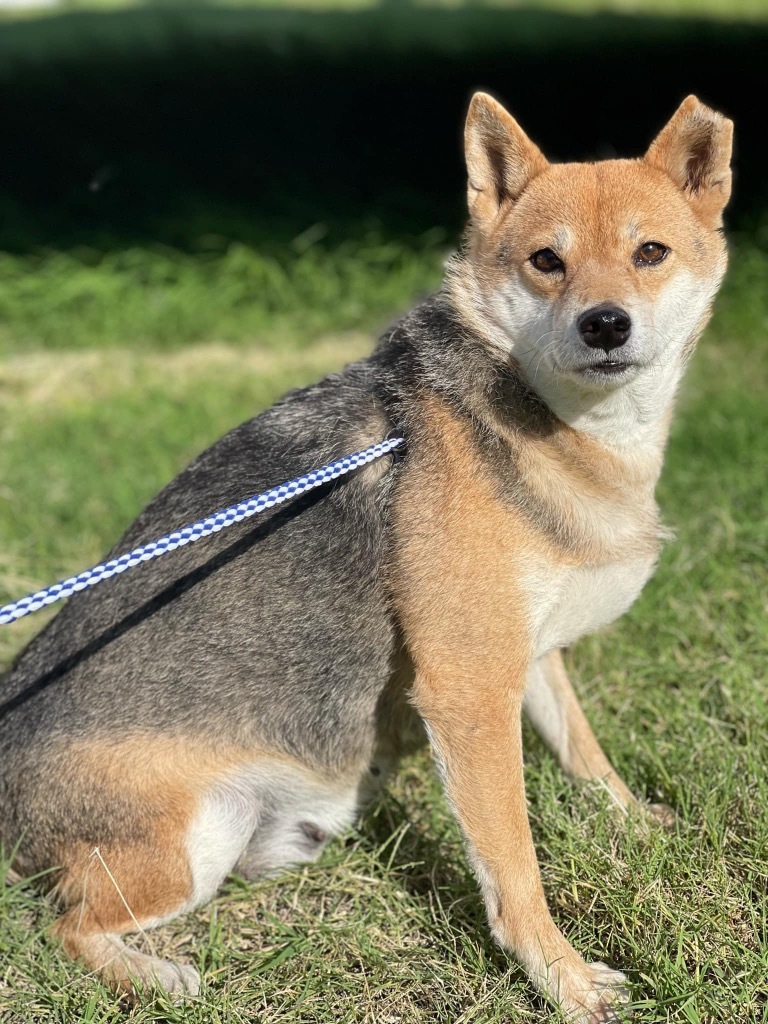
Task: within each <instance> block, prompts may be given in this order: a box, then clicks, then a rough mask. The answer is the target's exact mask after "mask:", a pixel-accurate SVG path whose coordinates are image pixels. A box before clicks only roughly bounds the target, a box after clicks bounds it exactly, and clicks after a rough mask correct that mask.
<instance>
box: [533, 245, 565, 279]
mask: <svg viewBox="0 0 768 1024" xmlns="http://www.w3.org/2000/svg"><path fill="white" fill-rule="evenodd" d="M529 259H530V261H531V263H532V264H533V265H534V267H536V269H537V270H540V271H541V272H542V274H554V273H555V271H556V270H565V264H564V263H563V261H562V260H561V259H560V257H559V256H558V255H557V253H556V252H554V250H552V249H539V250H538V252H535V253H534V254H533V256H530V257H529Z"/></svg>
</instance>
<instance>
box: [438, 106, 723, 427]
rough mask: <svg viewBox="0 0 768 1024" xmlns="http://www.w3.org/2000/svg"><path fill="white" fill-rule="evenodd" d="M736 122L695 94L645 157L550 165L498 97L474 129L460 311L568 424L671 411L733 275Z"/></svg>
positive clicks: (458, 279)
mask: <svg viewBox="0 0 768 1024" xmlns="http://www.w3.org/2000/svg"><path fill="white" fill-rule="evenodd" d="M732 127H733V126H732V124H731V122H730V121H728V120H726V119H725V118H724V117H722V116H721V115H720V114H717V113H715V112H714V111H713V110H710V109H709V108H708V107H705V106H704V105H703V104H702V103H700V102H699V101H698V100H697V99H696V97H694V96H689V97H688V99H686V100H685V101H684V102H683V103H682V105H681V106H680V108H679V109H678V110H677V112H676V113H675V115H674V116H673V117H672V119H671V120H670V121H669V123H668V124H667V125H666V126H665V127H664V129H663V130H662V131H661V132H660V134H659V135H658V136H657V138H656V139H655V140H654V142H653V143H652V145H651V147H650V149H649V150H648V152H647V153H646V154H645V156H644V157H643V158H642V159H638V160H606V161H602V162H598V163H577V164H550V163H548V161H547V160H546V158H545V157H544V156H543V154H542V153H541V151H540V150H539V149H538V148H537V146H536V145H535V144H534V143H533V142H531V140H530V139H529V138H528V137H527V136H526V135H525V133H524V132H523V131H522V129H521V128H520V126H519V125H518V124H517V122H516V121H515V120H514V118H512V117H511V116H510V115H509V114H508V113H507V111H506V110H505V109H504V108H503V107H502V106H501V105H500V104H499V103H497V102H496V101H495V100H494V99H492V98H491V97H490V96H487V95H485V94H484V93H478V94H476V95H475V96H474V98H473V99H472V103H471V105H470V108H469V114H468V117H467V124H466V136H465V145H466V159H467V168H468V173H469V188H468V193H469V207H470V217H471V219H470V228H469V232H468V238H467V244H466V247H465V250H464V252H463V254H462V255H461V256H460V257H459V258H458V259H457V261H456V263H455V265H454V267H453V269H452V272H451V273H450V275H449V287H450V289H451V292H452V294H453V297H454V301H455V303H456V305H457V307H458V308H459V310H460V312H461V313H462V314H463V315H464V316H465V318H466V319H468V320H469V321H470V322H471V324H472V326H474V327H475V328H476V329H478V331H479V333H480V334H481V335H482V336H483V337H484V338H485V339H486V341H487V342H489V343H490V344H491V345H492V346H493V348H494V349H495V350H497V351H499V350H500V351H501V352H503V353H504V354H505V356H508V357H511V358H513V359H514V360H516V361H517V362H518V364H519V366H520V367H521V369H522V371H523V373H524V374H525V376H526V377H527V378H528V380H529V382H530V383H531V385H532V386H533V387H534V388H535V389H536V390H538V391H539V392H540V393H541V394H542V395H543V396H544V397H545V398H546V399H547V401H549V402H550V404H552V405H553V407H554V408H555V411H557V412H558V413H560V414H561V415H563V416H564V418H566V419H568V420H571V421H572V420H574V419H576V420H578V419H579V416H580V413H581V411H583V409H584V408H585V407H590V408H594V406H595V405H596V404H599V403H601V402H602V403H603V404H605V400H606V399H607V398H608V395H614V394H618V393H623V394H624V396H625V397H629V396H632V402H633V404H635V405H636V404H637V402H638V401H640V404H641V405H643V406H644V408H645V410H646V413H647V414H649V415H650V414H652V412H653V409H654V407H656V411H657V413H661V412H662V411H663V408H664V407H666V405H668V404H669V402H668V400H669V399H670V398H671V395H672V393H673V392H674V388H675V386H676V384H677V382H678V380H679V377H680V375H681V373H682V368H683V365H684V363H685V360H686V358H687V356H688V355H689V354H690V352H691V351H692V349H693V346H694V344H695V342H696V340H697V338H698V336H699V334H700V332H701V330H702V328H703V327H704V325H705V323H706V321H707V318H708V315H709V311H710V307H711V303H712V300H713V298H714V296H715V293H716V291H717V288H718V286H719V284H720V281H721V279H722V276H723V274H724V272H725V266H726V250H725V243H724V240H723V237H722V233H721V225H722V213H723V209H724V207H725V205H726V203H727V202H728V198H729V195H730V187H731V173H730V168H729V164H730V154H731V138H732Z"/></svg>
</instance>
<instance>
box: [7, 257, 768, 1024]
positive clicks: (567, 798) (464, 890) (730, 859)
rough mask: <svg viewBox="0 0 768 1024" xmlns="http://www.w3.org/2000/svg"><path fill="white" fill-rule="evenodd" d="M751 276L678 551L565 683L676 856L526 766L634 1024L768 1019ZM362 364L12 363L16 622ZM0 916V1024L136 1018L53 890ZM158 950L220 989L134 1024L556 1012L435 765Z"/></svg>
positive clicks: (705, 359) (211, 360)
mask: <svg viewBox="0 0 768 1024" xmlns="http://www.w3.org/2000/svg"><path fill="white" fill-rule="evenodd" d="M733 263H734V271H733V275H732V277H731V279H730V283H729V286H728V289H727V290H726V293H725V295H724V297H723V301H722V302H721V306H720V310H719V313H718V316H717V318H716V320H715V323H714V325H713V326H712V328H711V329H710V330H709V332H708V334H707V335H706V337H705V339H704V341H703V342H702V346H701V350H700V352H699V353H698V355H697V357H696V360H695V361H694V365H693V368H692V371H691V373H690V377H689V380H688V382H687V387H686V389H685V393H684V398H683V400H682V402H681V408H680V413H679V416H678V419H677V421H676V425H675V429H674V432H673V437H672V442H671V445H670V451H669V456H668V460H667V466H666V470H665V475H664V478H663V482H662V486H661V500H662V503H663V506H664V509H665V512H666V518H667V520H668V522H669V523H670V524H671V525H673V526H674V528H675V529H676V531H677V539H676V540H675V541H674V542H672V543H671V544H669V546H668V548H667V550H666V552H665V555H664V558H663V560H662V564H661V566H660V568H659V571H658V574H657V576H656V578H655V579H654V580H653V581H652V582H651V583H650V584H649V586H648V588H647V589H646V591H645V593H644V594H643V596H642V597H641V599H640V601H639V602H638V604H637V605H636V607H635V608H634V609H633V610H632V612H631V613H630V614H629V615H628V616H627V617H626V618H625V619H624V620H623V621H622V622H621V623H619V624H618V625H617V626H615V627H614V628H613V629H611V630H610V631H608V632H606V633H604V634H600V635H599V636H596V637H593V638H591V639H589V640H587V641H585V642H583V643H582V644H581V645H579V646H578V647H577V648H576V649H575V651H574V652H573V653H572V655H571V657H570V661H571V667H572V670H573V673H574V676H575V678H576V681H577V683H578V685H579V689H580V691H581V693H582V694H583V697H584V701H585V704H586V707H587V709H588V712H589V714H590V717H591V718H592V720H593V722H594V724H595V726H596V727H597V731H598V733H599V735H600V736H601V738H602V739H603V741H604V743H605V746H606V748H607V749H608V750H609V751H610V753H611V756H612V757H613V759H614V761H615V763H616V765H617V767H618V768H619V770H620V771H621V773H622V774H623V775H624V776H625V778H626V779H627V781H628V782H629V784H630V785H631V786H632V788H633V789H634V790H635V791H636V792H637V793H639V794H641V795H642V796H644V797H647V798H649V799H650V798H652V799H661V800H665V801H668V802H669V803H671V804H673V805H674V806H675V807H676V809H677V810H678V813H679V816H680V819H679V827H678V830H677V832H676V833H675V834H673V835H666V834H662V833H653V834H652V835H651V836H649V837H644V836H642V835H641V834H638V833H637V832H636V831H635V830H633V829H632V828H630V829H629V830H628V831H627V830H625V829H624V827H623V826H621V825H618V824H617V823H615V822H614V821H613V820H612V819H611V816H610V814H609V812H608V810H607V808H606V806H605V803H604V801H603V799H602V797H601V796H600V794H599V793H598V792H594V791H592V790H591V789H589V788H586V789H584V788H582V789H578V788H576V789H575V788H573V787H572V786H570V785H569V784H568V783H567V782H566V781H565V780H564V779H563V778H562V777H561V775H560V774H559V772H558V770H557V769H556V767H555V765H554V764H553V762H552V760H551V759H550V758H549V756H548V755H547V754H545V753H544V752H543V751H542V749H541V747H540V746H539V745H538V743H536V742H535V741H534V740H533V739H532V738H531V737H529V744H528V747H529V761H528V768H527V778H528V786H529V794H530V805H531V817H532V821H533V826H534V833H535V837H536V841H537V845H538V849H539V854H540V860H541V864H542V870H543V874H544V879H545V884H546V888H547V892H548V894H549V899H550V903H551V905H552V907H553V910H554V912H555V915H556V917H557V919H558V921H559V922H560V923H561V925H562V926H563V927H564V928H565V929H566V930H567V932H568V934H569V935H570V936H571V938H572V940H573V941H574V943H575V944H576V945H577V947H578V948H579V949H580V950H582V951H583V952H584V953H585V954H586V955H588V956H593V957H598V956H600V957H603V956H604V957H606V958H607V959H608V960H609V961H610V962H611V963H613V964H616V965H618V966H620V967H621V968H622V969H625V970H627V971H628V973H629V976H630V978H631V980H632V983H633V986H634V993H635V997H636V1019H637V1020H638V1021H641V1022H648V1024H650V1022H658V1021H680V1022H688V1024H690V1022H702V1024H705V1022H706V1024H715V1022H717V1024H721V1022H724V1024H750V1022H763V1024H764V1022H765V1021H766V1020H768V1015H767V1014H766V995H768V992H767V991H766V979H768V928H767V925H768V921H767V920H766V896H767V895H768V868H767V867H766V865H768V814H767V813H766V809H767V808H768V782H767V781H766V766H767V765H768V749H767V743H766V736H768V681H767V680H766V655H768V644H767V643H766V631H765V613H766V596H767V588H766V582H767V581H766V571H765V565H764V552H765V549H766V541H768V528H767V527H766V521H765V514H764V512H765V507H766V500H767V499H768V493H767V492H768V483H767V481H768V457H767V456H766V448H765V444H764V438H765V436H766V435H767V432H768V406H766V403H765V401H764V396H765V393H766V385H767V384H768V360H767V359H766V355H765V346H764V342H763V338H764V334H765V327H766V312H767V311H768V301H766V296H765V291H764V287H765V286H764V284H763V282H764V280H765V265H764V263H762V262H760V260H759V257H757V256H756V255H754V253H751V252H749V251H745V255H744V257H743V258H742V256H741V255H740V254H739V253H738V252H737V254H736V257H735V259H734V261H733ZM428 265H429V260H427V261H426V264H425V266H428ZM426 273H427V271H426V269H425V274H426ZM761 289H762V290H761ZM403 298H404V296H403ZM369 344H370V340H369V339H367V338H365V337H364V336H360V335H356V334H353V335H346V336H343V337H336V338H333V339H326V340H324V341H321V342H319V343H316V344H313V345H310V346H306V345H301V344H296V345H294V346H291V347H288V348H286V349H284V350H282V351H280V352H276V351H272V350H265V349H263V348H260V347H256V348H253V347H251V348H244V347H243V346H242V345H233V344H224V343H219V344H213V343H208V344H203V345H198V346H193V347H187V348H185V349H179V350H177V351H169V352H150V351H146V350H145V349H143V348H142V347H141V346H138V347H130V346H112V347H109V348H108V349H106V350H104V349H101V350H100V349H97V348H93V349H92V350H90V351H79V352H78V351H71V352H60V351H55V352H52V351H45V350H42V349H41V350H39V351H37V352H36V353H34V354H16V355H14V356H12V357H11V358H9V359H7V360H6V361H5V363H4V364H3V366H2V370H0V389H1V391H0V393H2V395H3V399H4V408H5V412H6V414H5V416H4V418H3V423H2V427H0V437H1V438H2V444H1V445H0V480H2V481H3V484H2V490H0V537H2V542H1V543H0V590H2V595H0V596H10V595H11V594H16V593H20V592H22V591H24V590H25V589H26V588H27V587H28V586H33V585H36V584H38V583H44V582H46V581H47V580H49V579H52V578H54V577H56V576H58V575H60V574H61V573H65V572H69V571H70V570H73V569H76V568H79V567H82V566H84V565H86V564H88V563H90V562H91V561H93V560H94V559H96V558H97V557H99V555H100V554H101V553H102V552H103V550H104V549H105V548H106V547H108V546H109V545H110V544H111V542H112V541H113V539H114V537H115V536H116V535H117V534H118V533H119V531H120V530H121V529H122V528H123V527H124V526H125V524H126V523H127V522H128V521H129V520H130V518H131V517H132V515H134V514H135V512H136V511H137V510H138V509H139V508H140V507H141V505H142V503H143V502H144V501H145V500H146V499H147V498H148V497H149V496H150V495H151V494H152V493H153V492H154V491H155V490H156V489H157V488H158V487H159V486H160V485H161V484H162V483H163V482H165V481H166V480H167V479H168V478H169V477H170V476H171V475H172V474H173V473H174V472H175V471H176V470H177V469H178V468H179V467H180V466H182V465H183V464H184V463H185V462H186V461H187V460H188V459H189V458H190V457H191V456H192V455H193V454H194V453H195V452H196V451H197V450H199V449H200V448H201V447H202V446H204V445H205V444H207V443H208V442H210V441H212V440H213V439H214V438H216V437H217V436H219V435H220V434H221V433H222V432H223V431H224V430H225V429H227V428H228V427H229V426H231V425H232V424H234V423H236V422H237V421H238V420H240V419H241V418H243V417H245V416H248V415H250V414H252V413H253V412H254V411H255V410H256V409H258V408H262V407H264V406H266V405H268V404H269V403H270V402H271V401H272V400H274V399H275V398H276V397H277V396H278V395H279V394H280V393H282V392H283V391H284V390H285V389H286V388H287V387H289V386H292V385H294V384H298V383H301V382H303V381H308V380H311V379H314V378H316V377H317V376H318V375H320V374H321V373H322V372H324V371H325V370H327V369H330V368H332V367H334V366H337V365H340V364H341V363H343V362H344V361H345V360H348V359H350V358H353V357H355V356H356V355H358V354H359V353H360V352H362V351H365V349H366V348H367V347H368V346H369ZM213 379H215V381H216V387H215V388H212V387H211V380H213ZM38 627H39V620H38V621H37V622H35V621H33V620H30V619H28V620H26V621H25V622H24V623H20V624H19V625H18V626H16V627H13V628H12V629H6V630H4V631H3V632H2V633H0V645H1V646H0V652H1V653H2V659H3V660H4V661H6V662H7V660H8V659H9V658H10V657H11V655H12V652H13V650H14V649H16V648H17V647H18V646H19V645H20V644H21V643H22V642H23V641H24V640H25V639H26V638H28V637H29V636H30V635H31V633H32V632H33V631H34V630H35V629H37V628H38ZM0 900H2V901H3V907H2V909H1V910H0V963H2V972H1V973H0V1019H2V1020H3V1021H6V1020H7V1021H13V1022H19V1024H21V1022H22V1021H24V1022H26V1021H29V1020H40V1021H49V1020H50V1021H80V1020H88V1021H91V1020H93V1021H99V1022H106V1021H111V1020H120V1019H122V1010H121V1009H120V1008H119V1007H118V1005H117V1003H116V1002H115V1000H114V999H113V998H112V997H110V996H109V995H108V994H107V993H106V992H105V991H104V990H102V989H101V988H100V987H99V986H98V985H97V984H96V982H94V980H93V979H91V978H88V977H87V976H85V974H84V972H83V971H82V970H81V969H80V968H78V967H75V966H73V965H72V964H71V963H69V962H67V960H66V958H64V957H63V956H62V955H61V954H60V953H59V952H58V950H57V949H56V948H55V946H54V945H53V944H52V943H51V942H50V941H49V940H48V939H47V937H46V934H45V931H46V928H47V926H48V925H49V924H50V922H51V920H52V909H51V906H50V904H49V903H48V902H47V901H46V900H45V899H41V898H40V897H39V896H38V895H37V894H36V892H35V891H34V889H33V887H32V886H30V885H28V884H21V885H14V886H10V887H7V888H5V889H4V890H2V891H0ZM149 941H150V942H151V944H152V946H153V948H154V949H155V950H157V951H158V952H159V953H161V954H162V955H165V956H178V957H183V958H189V959H192V960H194V961H195V962H197V963H199V964H200V965H201V966H202V969H203V972H204V976H205V990H204V993H203V995H202V996H201V997H200V999H198V1000H196V1001H194V1002H192V1003H191V1004H190V1005H189V1006H186V1007H184V1008H172V1007H170V1006H168V1005H166V1004H165V1003H163V1002H162V1001H159V1002H157V1003H156V1004H151V1005H149V1006H146V1005H145V1006H143V1007H140V1008H138V1009H137V1010H135V1011H133V1012H132V1014H131V1019H132V1020H136V1021H139V1022H148V1021H150V1020H158V1019H161V1020H168V1021H189V1022H196V1021H200V1022H202V1021H212V1020H213V1021H253V1020H257V1019H258V1020H259V1021H291V1022H298V1021H318V1022H329V1024H330V1022H339V1021H349V1022H352V1021H355V1022H357V1021H376V1022H380V1021H389V1020H392V1021H401V1020H402V1021H424V1022H426V1021H430V1022H433V1021H439V1022H442V1021H445V1022H446V1024H448V1022H451V1024H453V1022H456V1021H462V1022H465V1021H466V1022H470V1021H472V1022H491V1021H497V1020H505V1021H515V1022H517V1021H520V1022H524V1021H531V1022H533V1021H540V1020H542V1015H543V1014H544V1010H543V1008H542V1004H541V1003H540V1002H539V1001H538V1000H537V998H536V997H535V995H532V993H531V990H530V988H529V986H528V985H527V983H526V981H525V979H524V977H523V975H522V973H521V972H520V970H519V969H518V968H517V967H516V966H515V964H514V963H513V962H511V961H510V960H509V959H508V958H507V957H506V956H505V955H504V954H502V953H501V952H499V951H498V950H495V949H494V948H493V947H492V945H491V943H490V942H489V940H488V933H487V929H486V926H485V924H484V921H483V914H482V910H481V906H480V900H479V897H478V895H477V892H476V887H475V883H474V881H473V880H472V876H471V872H470V870H469V868H468V866H467V863H466V860H465V857H464V853H463V850H462V846H461V842H460V838H459V835H458V832H457V829H456V826H455V825H454V823H453V821H452V818H451V816H450V813H449V811H448V808H447V807H446V804H445V801H444V799H443V797H442V795H441V793H440V791H439V786H438V784H437V781H436V779H435V777H434V774H433V773H432V771H431V768H430V765H429V763H428V759H427V757H426V756H421V757H417V758H414V759H412V760H411V761H409V762H407V763H406V764H405V765H404V767H403V770H402V771H401V773H400V775H399V777H398V779H397V780H396V781H395V783H394V785H393V786H392V787H391V790H390V792H389V793H388V795H387V796H386V797H385V799H384V801H383V803H382V804H381V805H380V806H379V807H378V808H377V809H376V810H375V811H374V812H373V813H372V814H371V815H369V816H368V817H367V818H366V819H365V820H364V821H363V822H362V823H361V825H360V826H359V829H357V830H355V831H353V832H351V833H350V834H349V835H348V836H347V837H346V838H345V839H343V840H341V841H339V842H337V843H336V844H334V846H333V847H332V848H331V849H330V850H329V851H328V853H327V855H326V856H325V858H324V860H323V861H322V863H321V864H320V865H319V866H317V867H314V868H312V869H310V870H307V871H305V872H300V873H297V874H295V875H291V876H289V877H286V878H284V879H282V880H279V881H277V882H265V883H262V884H258V885H246V884H244V883H242V882H239V881H237V880H234V881H232V882H230V883H229V885H228V886H227V888H226V889H225V891H224V892H223V893H222V894H221V895H220V896H219V897H218V898H217V899H216V900H215V901H214V902H213V903H212V904H211V905H210V906H208V907H207V908H205V909H203V910H201V911H199V912H197V913H195V914H192V915H188V916H187V917H185V918H184V919H182V920H181V921H178V922H175V923H174V924H172V925H170V926H167V927H165V928H163V929H161V930H160V931H159V932H157V933H154V934H153V935H152V937H151V939H150V940H149Z"/></svg>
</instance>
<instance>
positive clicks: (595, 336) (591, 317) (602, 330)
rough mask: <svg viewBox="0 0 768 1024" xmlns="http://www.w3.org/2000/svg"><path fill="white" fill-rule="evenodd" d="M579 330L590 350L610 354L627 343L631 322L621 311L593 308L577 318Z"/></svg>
mask: <svg viewBox="0 0 768 1024" xmlns="http://www.w3.org/2000/svg"><path fill="white" fill-rule="evenodd" d="M579 330H580V331H581V336H582V338H583V339H584V341H585V342H586V343H587V345H589V346H590V348H601V349H603V351H604V352H610V351H611V349H614V348H619V346H620V345H623V344H624V342H625V341H627V339H628V338H629V334H630V331H631V330H632V321H631V320H630V319H629V317H628V316H627V314H626V313H625V312H624V310H623V309H614V308H613V307H611V306H595V308H594V309H588V310H587V312H586V313H584V315H583V316H581V317H580V318H579Z"/></svg>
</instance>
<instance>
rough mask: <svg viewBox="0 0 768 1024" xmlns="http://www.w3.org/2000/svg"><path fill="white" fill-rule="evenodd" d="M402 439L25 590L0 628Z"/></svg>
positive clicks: (2, 614) (7, 608)
mask: <svg viewBox="0 0 768 1024" xmlns="http://www.w3.org/2000/svg"><path fill="white" fill-rule="evenodd" d="M402 443H403V438H402V437H393V438H390V439H389V440H386V441H380V442H379V443H378V444H374V445H371V446H370V448H365V449H364V450H363V451H360V452H354V453H353V454H352V455H345V456H344V458H342V459H337V460H336V461H335V462H329V463H328V464H327V465H325V466H321V467H320V469H313V470H312V471H311V472H309V473H305V474H304V476H299V477H296V479H295V480H289V481H287V483H284V484H279V485H278V486H277V487H273V488H271V489H270V490H268V491H265V492H264V493H263V494H256V495H254V496H253V497H252V498H248V499H247V500H246V501H241V502H239V504H237V505H231V506H230V507H229V508H224V509H221V511H219V512H214V513H213V515H210V516H207V517H206V518H205V519H200V520H198V522H196V523H191V524H190V525H189V526H184V527H182V528H181V529H180V530H175V531H174V532H173V533H169V534H166V536H165V537H160V539H159V540H153V541H150V542H149V543H148V544H142V545H141V547H138V548H134V549H133V551H129V552H128V553H127V554H125V555H120V557H119V558H111V559H110V560H109V561H108V562H101V563H100V564H99V565H94V566H93V568H92V569H85V570H84V571H83V572H81V573H78V574H77V576H70V577H69V578H68V579H66V580H61V582H59V583H53V584H52V585H51V586H50V587H45V589H44V590H38V591H36V592H35V593H33V594H28V595H27V596H26V597H21V598H19V600H18V601H12V602H11V603H10V604H6V605H4V606H3V607H2V608H0V626H6V625H8V624H9V623H11V622H15V621H16V620H17V619H22V618H24V616H25V615H30V614H31V613H32V612H36V611H39V610H40V609H41V608H45V607H46V606H47V605H49V604H54V603H55V602H56V601H62V600H63V599H64V598H65V597H71V596H72V594H74V593H77V591H79V590H86V589H87V588H88V587H95V586H96V584H97V583H102V582H103V581H104V580H108V579H111V578H112V577H113V576H118V575H119V574H120V573H122V572H125V571H126V570H127V569H132V568H133V567H134V566H135V565H139V564H140V563H141V562H149V561H151V560H152V559H153V558H159V557H160V555H166V554H168V552H169V551H175V550H176V549H177V548H181V547H184V545H185V544H193V543H194V542H195V541H197V540H201V539H202V538H203V537H208V536H209V535H210V534H212V533H218V532H219V531H220V530H223V529H225V528H226V527H227V526H232V525H233V524H234V523H240V522H242V521H243V520H244V519H250V517H251V516H255V515H258V513H259V512H263V511H264V510H265V509H268V508H272V507H273V506H274V505H280V504H282V503H283V502H284V501H290V500H291V499H292V498H298V497H299V495H300V494H306V493H307V491H312V490H314V489H315V488H316V487H320V486H322V484H325V483H329V481H331V480H336V479H337V478H338V477H340V476H344V475H345V474H346V473H350V472H351V471H352V470H353V469H359V468H360V467H361V466H365V465H367V464H368V463H369V462H374V461H375V460H376V459H380V458H381V457H382V456H383V455H388V454H389V452H391V451H393V450H394V449H395V448H397V447H398V446H399V445H401V444H402Z"/></svg>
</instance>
